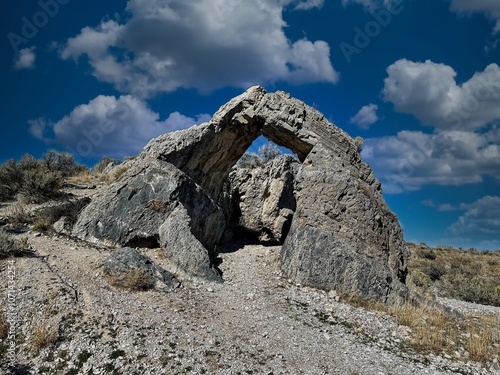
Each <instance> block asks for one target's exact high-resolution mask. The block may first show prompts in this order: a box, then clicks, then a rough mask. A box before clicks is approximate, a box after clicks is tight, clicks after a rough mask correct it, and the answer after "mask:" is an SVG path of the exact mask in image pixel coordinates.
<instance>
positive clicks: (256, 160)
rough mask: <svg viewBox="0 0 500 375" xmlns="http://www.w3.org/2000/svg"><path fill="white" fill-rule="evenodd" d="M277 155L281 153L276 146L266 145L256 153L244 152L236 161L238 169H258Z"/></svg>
mask: <svg viewBox="0 0 500 375" xmlns="http://www.w3.org/2000/svg"><path fill="white" fill-rule="evenodd" d="M279 155H281V151H280V150H279V148H278V147H277V146H276V145H274V144H272V143H266V144H265V145H263V146H261V147H260V148H259V151H258V152H257V153H253V152H245V154H244V155H243V156H242V157H241V158H240V160H239V161H238V164H237V165H238V167H240V168H248V169H253V168H258V167H262V166H263V165H265V164H266V163H268V162H270V161H272V160H274V159H275V158H277V157H278V156H279Z"/></svg>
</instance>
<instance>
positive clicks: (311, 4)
mask: <svg viewBox="0 0 500 375" xmlns="http://www.w3.org/2000/svg"><path fill="white" fill-rule="evenodd" d="M324 2H325V1H324V0H303V1H299V2H298V3H297V4H296V5H295V9H297V10H309V9H313V8H321V7H322V6H323V3H324Z"/></svg>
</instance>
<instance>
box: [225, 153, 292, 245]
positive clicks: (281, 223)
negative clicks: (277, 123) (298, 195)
mask: <svg viewBox="0 0 500 375" xmlns="http://www.w3.org/2000/svg"><path fill="white" fill-rule="evenodd" d="M299 167H300V163H299V161H298V160H297V159H296V158H294V157H293V156H291V155H281V156H279V157H277V158H276V159H274V160H271V161H269V162H268V163H266V164H265V165H263V166H262V167H260V166H259V167H257V168H241V167H238V168H236V169H235V170H234V171H233V172H231V173H230V175H229V180H228V186H229V192H228V193H229V196H230V197H231V201H232V203H233V206H232V215H231V216H232V218H231V220H230V222H231V224H233V223H234V224H233V225H232V226H233V228H231V229H232V230H233V231H236V232H237V234H239V233H238V232H242V234H243V235H244V234H245V232H246V233H247V234H250V235H251V236H252V235H253V236H254V237H255V238H258V239H259V240H260V241H262V242H277V243H283V242H284V240H285V238H286V236H287V234H288V231H289V230H290V225H291V224H292V218H293V214H294V212H295V209H296V206H297V202H296V200H295V194H294V186H295V184H294V180H295V176H296V175H297V172H298V170H299Z"/></svg>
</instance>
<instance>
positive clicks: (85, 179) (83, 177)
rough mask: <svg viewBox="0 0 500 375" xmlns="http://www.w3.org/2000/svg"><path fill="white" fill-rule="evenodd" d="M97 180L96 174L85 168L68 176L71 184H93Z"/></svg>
mask: <svg viewBox="0 0 500 375" xmlns="http://www.w3.org/2000/svg"><path fill="white" fill-rule="evenodd" d="M94 180H95V176H94V175H93V174H92V173H91V172H90V170H85V171H83V172H81V173H79V174H77V175H75V176H71V177H68V179H67V182H68V183H70V184H74V185H78V184H91V183H93V182H94Z"/></svg>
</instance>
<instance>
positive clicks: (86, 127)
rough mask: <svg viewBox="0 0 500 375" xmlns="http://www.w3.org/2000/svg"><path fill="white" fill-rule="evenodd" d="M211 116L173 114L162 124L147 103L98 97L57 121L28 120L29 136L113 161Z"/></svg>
mask: <svg viewBox="0 0 500 375" xmlns="http://www.w3.org/2000/svg"><path fill="white" fill-rule="evenodd" d="M209 118H210V116H209V115H206V114H203V115H199V116H197V118H196V119H194V118H190V117H187V116H184V115H182V114H180V113H179V112H173V113H171V114H170V115H169V117H168V118H167V119H166V120H164V121H161V120H160V119H159V115H158V113H155V112H153V111H152V110H151V109H150V108H148V106H147V104H146V103H144V102H143V101H140V100H138V99H136V98H134V97H131V96H128V95H127V96H121V97H119V98H118V99H117V98H115V97H114V96H104V95H100V96H98V97H96V98H95V99H93V100H91V101H90V102H89V103H88V104H82V105H79V106H78V107H76V108H75V109H73V111H72V112H71V113H70V114H69V115H67V116H65V117H64V118H62V119H61V120H59V121H57V122H56V123H52V122H49V121H47V120H44V119H36V120H31V121H29V124H30V130H31V134H32V135H33V136H34V137H36V138H38V139H40V140H43V141H45V142H47V143H55V144H58V145H59V146H62V147H65V148H66V149H68V150H70V151H72V152H74V153H75V154H79V155H80V156H82V157H101V156H104V155H107V156H110V157H116V158H123V157H125V156H129V155H134V154H136V153H138V152H139V151H140V150H141V149H142V148H143V147H144V146H145V145H146V143H147V142H149V140H151V139H152V138H154V137H156V136H158V135H160V134H163V133H166V132H170V131H173V130H178V129H184V128H187V127H189V126H191V125H194V124H195V123H201V122H203V121H205V120H207V119H209Z"/></svg>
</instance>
